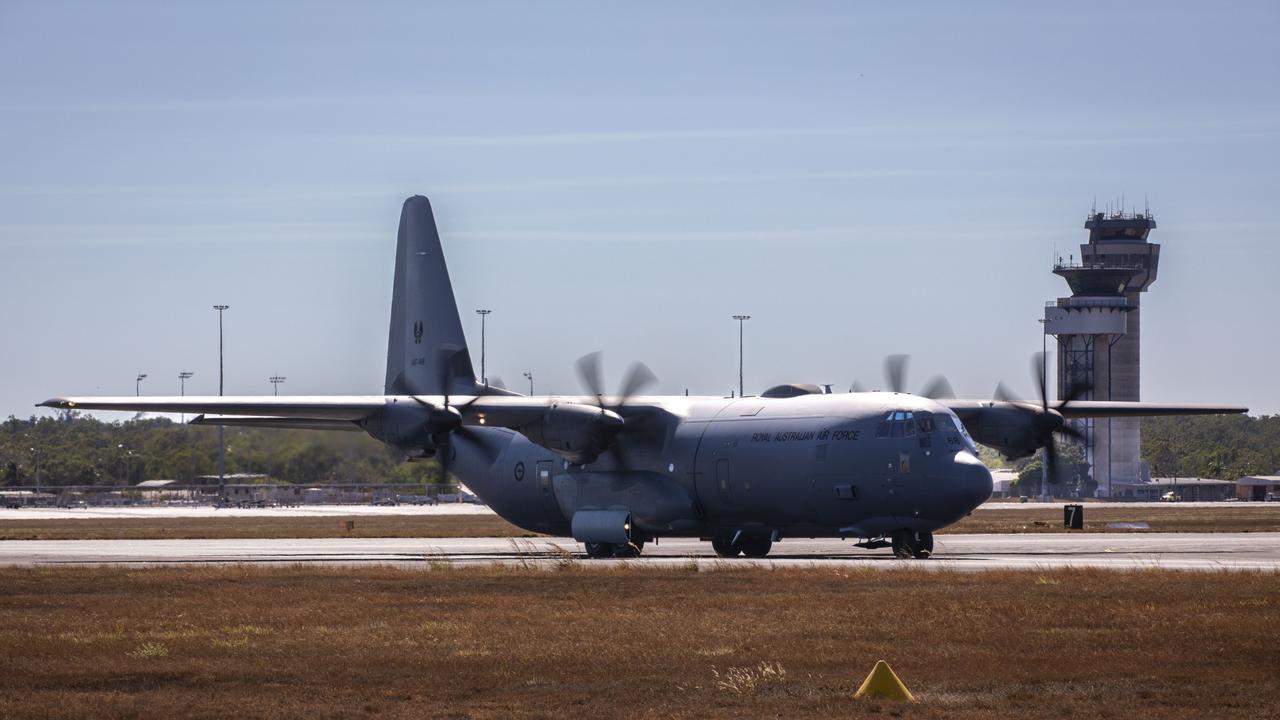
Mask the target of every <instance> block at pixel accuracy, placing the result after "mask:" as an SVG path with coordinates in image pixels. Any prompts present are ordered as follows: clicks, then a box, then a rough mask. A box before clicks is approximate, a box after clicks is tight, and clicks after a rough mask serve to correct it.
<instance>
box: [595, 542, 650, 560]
mask: <svg viewBox="0 0 1280 720" xmlns="http://www.w3.org/2000/svg"><path fill="white" fill-rule="evenodd" d="M583 545H584V546H585V547H586V550H587V557H589V558H636V557H640V551H641V550H643V549H644V540H632V541H631V542H629V543H599V542H589V543H583Z"/></svg>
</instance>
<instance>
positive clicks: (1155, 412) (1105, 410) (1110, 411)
mask: <svg viewBox="0 0 1280 720" xmlns="http://www.w3.org/2000/svg"><path fill="white" fill-rule="evenodd" d="M939 402H941V403H942V404H943V405H946V406H947V407H949V408H951V411H952V412H954V413H955V414H956V415H959V416H960V417H962V418H963V417H966V416H972V415H974V414H976V413H979V412H981V411H982V410H986V409H989V408H1000V407H1021V408H1025V409H1029V410H1036V411H1038V410H1039V409H1040V406H1039V405H1037V404H1036V403H1031V402H1005V401H1001V400H940V401H939ZM1050 407H1051V408H1052V409H1054V410H1057V411H1058V412H1059V413H1061V414H1062V416H1063V417H1065V418H1084V417H1096V418H1125V417H1157V416H1160V415H1233V414H1240V413H1246V412H1249V408H1245V407H1239V406H1232V405H1208V404H1198V403H1187V404H1180V403H1149V402H1123V401H1111V402H1108V401H1099V400H1075V401H1072V402H1070V403H1055V404H1052V405H1050Z"/></svg>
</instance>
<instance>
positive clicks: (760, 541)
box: [738, 537, 773, 558]
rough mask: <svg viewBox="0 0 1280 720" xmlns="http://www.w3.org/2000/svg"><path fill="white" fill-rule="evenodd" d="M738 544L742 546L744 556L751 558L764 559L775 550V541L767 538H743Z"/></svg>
mask: <svg viewBox="0 0 1280 720" xmlns="http://www.w3.org/2000/svg"><path fill="white" fill-rule="evenodd" d="M738 544H739V545H741V546H742V554H743V555H746V556H747V557H749V558H762V557H764V556H766V555H768V554H769V551H770V550H772V549H773V541H772V540H770V539H769V538H767V537H762V538H743V539H742V540H741V541H739V543H738Z"/></svg>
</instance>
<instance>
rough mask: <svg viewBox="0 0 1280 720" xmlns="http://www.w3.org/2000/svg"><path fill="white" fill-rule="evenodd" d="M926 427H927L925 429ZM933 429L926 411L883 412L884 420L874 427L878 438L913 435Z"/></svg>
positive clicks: (931, 421)
mask: <svg viewBox="0 0 1280 720" xmlns="http://www.w3.org/2000/svg"><path fill="white" fill-rule="evenodd" d="M926 427H927V429H925V428H926ZM932 431H933V420H932V418H930V417H929V416H928V415H927V414H926V413H917V412H910V411H906V410H894V411H891V412H888V413H885V416H884V420H882V421H881V422H880V424H879V425H878V426H877V427H876V437H878V438H901V437H914V436H915V434H916V433H917V432H920V433H927V432H932Z"/></svg>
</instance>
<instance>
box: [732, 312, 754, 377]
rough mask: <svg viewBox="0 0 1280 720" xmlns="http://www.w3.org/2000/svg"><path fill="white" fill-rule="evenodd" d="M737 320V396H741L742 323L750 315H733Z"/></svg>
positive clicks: (749, 317)
mask: <svg viewBox="0 0 1280 720" xmlns="http://www.w3.org/2000/svg"><path fill="white" fill-rule="evenodd" d="M733 319H734V320H737V321H738V397H742V325H743V323H745V322H746V321H747V320H750V319H751V316H750V315H734V316H733Z"/></svg>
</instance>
